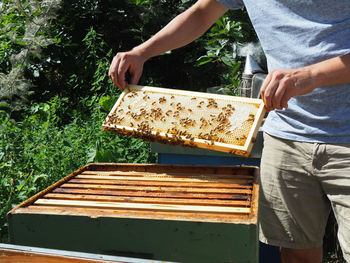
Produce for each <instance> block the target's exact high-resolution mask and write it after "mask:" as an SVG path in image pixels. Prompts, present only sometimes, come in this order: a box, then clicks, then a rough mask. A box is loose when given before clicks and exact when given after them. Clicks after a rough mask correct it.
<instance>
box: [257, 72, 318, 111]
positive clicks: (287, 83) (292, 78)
mask: <svg viewBox="0 0 350 263" xmlns="http://www.w3.org/2000/svg"><path fill="white" fill-rule="evenodd" d="M316 87H317V86H316V85H315V83H314V80H313V78H312V72H311V70H310V69H309V68H307V67H305V68H298V69H282V70H274V71H272V72H270V73H269V74H268V75H267V77H266V79H265V81H264V83H263V85H262V87H261V97H262V99H263V101H264V104H265V107H266V109H267V110H268V111H271V110H274V109H278V110H281V109H283V108H287V107H288V101H289V99H290V98H292V97H294V96H297V95H304V94H307V93H309V92H311V91H313V90H314V89H315V88H316Z"/></svg>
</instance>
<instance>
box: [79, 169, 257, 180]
mask: <svg viewBox="0 0 350 263" xmlns="http://www.w3.org/2000/svg"><path fill="white" fill-rule="evenodd" d="M81 174H82V175H99V176H127V177H142V178H148V177H151V178H159V179H161V178H167V179H168V178H169V179H185V180H194V181H196V180H199V181H203V182H205V181H206V180H208V181H209V182H213V181H215V182H226V181H225V180H236V179H248V180H251V179H253V178H254V176H252V175H243V174H242V175H232V174H210V173H203V174H198V173H189V172H188V173H172V172H171V171H169V172H166V173H164V172H159V173H156V172H154V173H152V172H136V171H128V172H125V171H83V172H82V173H81ZM222 180H223V181H222Z"/></svg>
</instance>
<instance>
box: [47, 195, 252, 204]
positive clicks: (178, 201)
mask: <svg viewBox="0 0 350 263" xmlns="http://www.w3.org/2000/svg"><path fill="white" fill-rule="evenodd" d="M43 198H49V199H62V200H85V201H110V202H134V203H153V204H186V205H211V206H244V207H250V203H251V202H250V201H246V200H244V201H243V200H220V199H214V200H213V199H185V198H157V197H152V198H150V197H130V196H128V197H121V196H103V195H82V194H63V193H61V194H56V193H48V194H46V195H44V196H43Z"/></svg>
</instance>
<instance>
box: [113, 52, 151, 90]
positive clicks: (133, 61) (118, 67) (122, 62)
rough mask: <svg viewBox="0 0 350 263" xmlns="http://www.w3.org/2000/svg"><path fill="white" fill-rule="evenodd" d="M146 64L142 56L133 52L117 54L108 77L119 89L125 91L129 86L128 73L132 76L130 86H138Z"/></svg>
mask: <svg viewBox="0 0 350 263" xmlns="http://www.w3.org/2000/svg"><path fill="white" fill-rule="evenodd" d="M144 63H145V60H144V59H143V58H142V56H140V55H139V54H137V52H135V51H133V50H131V51H129V52H120V53H117V55H116V56H115V57H114V58H113V61H112V63H111V66H110V67H109V72H108V76H109V77H110V78H111V79H112V81H113V83H114V84H115V85H116V86H117V87H118V88H119V89H121V90H123V89H124V88H125V87H126V85H127V84H128V83H127V82H126V80H125V75H126V72H127V71H128V72H129V73H130V75H131V79H130V83H129V84H137V83H138V81H139V79H140V77H141V74H142V70H143V64H144Z"/></svg>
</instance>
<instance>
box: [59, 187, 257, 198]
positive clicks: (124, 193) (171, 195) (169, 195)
mask: <svg viewBox="0 0 350 263" xmlns="http://www.w3.org/2000/svg"><path fill="white" fill-rule="evenodd" d="M52 192H53V193H71V194H77V193H79V194H99V195H111V196H139V197H161V198H195V199H230V200H247V199H249V198H250V195H247V194H210V193H207V194H205V193H204V194H203V193H167V192H136V191H112V190H103V189H100V190H99V189H76V188H57V189H54V190H53V191H52Z"/></svg>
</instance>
